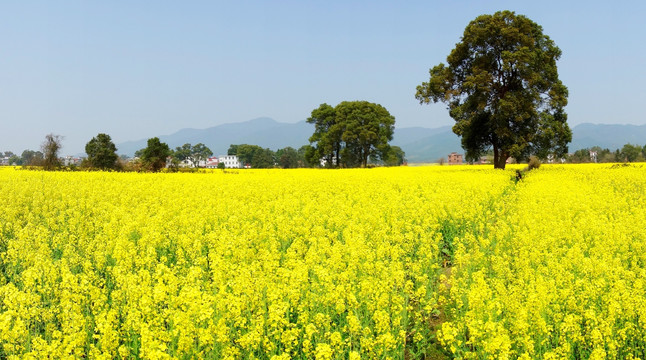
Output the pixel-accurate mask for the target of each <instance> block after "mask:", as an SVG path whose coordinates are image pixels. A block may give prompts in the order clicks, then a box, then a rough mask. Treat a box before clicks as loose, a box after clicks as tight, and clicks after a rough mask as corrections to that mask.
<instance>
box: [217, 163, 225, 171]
mask: <svg viewBox="0 0 646 360" xmlns="http://www.w3.org/2000/svg"><path fill="white" fill-rule="evenodd" d="M225 168H226V166H225V165H224V163H223V162H221V163H218V169H222V170H224V169H225Z"/></svg>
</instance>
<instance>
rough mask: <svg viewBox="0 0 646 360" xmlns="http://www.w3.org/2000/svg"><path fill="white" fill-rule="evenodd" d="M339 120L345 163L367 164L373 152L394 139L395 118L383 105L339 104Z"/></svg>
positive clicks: (367, 103) (361, 102) (337, 114)
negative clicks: (341, 128)
mask: <svg viewBox="0 0 646 360" xmlns="http://www.w3.org/2000/svg"><path fill="white" fill-rule="evenodd" d="M335 110H336V119H337V123H339V124H343V133H342V135H341V139H342V140H343V142H344V143H345V151H344V152H343V155H344V156H343V163H345V164H347V165H349V166H351V167H352V166H361V167H365V166H366V165H367V164H368V158H369V157H370V156H371V155H375V154H378V153H379V150H380V149H381V148H383V147H385V146H387V145H388V142H389V141H390V140H392V138H393V132H394V129H395V117H394V116H392V115H390V113H389V112H388V110H386V108H384V107H383V106H381V105H379V104H374V103H370V102H367V101H344V102H342V103H340V104H338V105H337V106H336V107H335Z"/></svg>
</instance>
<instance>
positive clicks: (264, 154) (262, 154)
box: [229, 144, 274, 169]
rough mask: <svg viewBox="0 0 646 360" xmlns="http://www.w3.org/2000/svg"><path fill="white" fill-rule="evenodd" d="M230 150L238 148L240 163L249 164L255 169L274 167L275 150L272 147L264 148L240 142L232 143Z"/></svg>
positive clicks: (237, 153)
mask: <svg viewBox="0 0 646 360" xmlns="http://www.w3.org/2000/svg"><path fill="white" fill-rule="evenodd" d="M229 150H236V153H235V154H230V155H237V156H238V160H239V161H240V163H241V164H242V165H243V166H245V165H249V166H251V167H252V168H254V169H268V168H273V167H274V152H273V151H271V150H270V149H263V148H262V147H260V146H258V145H249V144H240V145H231V147H229Z"/></svg>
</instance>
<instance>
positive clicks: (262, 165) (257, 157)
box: [251, 149, 275, 169]
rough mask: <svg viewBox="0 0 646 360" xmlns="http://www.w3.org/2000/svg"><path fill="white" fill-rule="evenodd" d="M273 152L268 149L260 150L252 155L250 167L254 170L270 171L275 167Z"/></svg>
mask: <svg viewBox="0 0 646 360" xmlns="http://www.w3.org/2000/svg"><path fill="white" fill-rule="evenodd" d="M274 155H275V154H274V152H273V151H271V150H270V149H260V150H259V151H256V152H255V153H254V154H253V158H252V159H251V167H252V168H254V169H271V168H273V167H274V165H275V161H274Z"/></svg>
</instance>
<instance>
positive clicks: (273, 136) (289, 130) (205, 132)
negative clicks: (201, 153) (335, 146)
mask: <svg viewBox="0 0 646 360" xmlns="http://www.w3.org/2000/svg"><path fill="white" fill-rule="evenodd" d="M312 131H313V126H312V125H310V124H308V123H306V122H305V121H301V122H298V123H295V124H293V123H279V122H277V121H276V120H274V119H270V118H258V119H253V120H249V121H245V122H241V123H229V124H223V125H218V126H214V127H210V128H207V129H182V130H179V131H178V132H176V133H173V134H171V135H162V136H159V140H161V141H162V142H165V143H167V144H168V146H169V147H170V148H171V149H174V148H176V147H178V146H182V145H183V144H186V143H189V144H193V145H195V144H197V143H203V144H205V145H206V146H208V147H209V149H211V151H213V153H214V154H216V155H223V154H226V153H227V150H228V149H229V145H231V144H253V145H259V146H262V147H265V148H270V149H273V150H277V149H279V148H284V147H287V146H291V147H293V148H296V149H298V148H299V147H301V146H303V145H305V144H308V143H309V142H308V139H309V137H310V136H311V135H312ZM146 143H147V139H142V140H137V141H128V142H124V143H121V144H118V145H117V148H118V149H119V151H118V153H119V154H126V155H129V156H132V155H134V153H135V151H137V150H139V149H143V148H145V147H146Z"/></svg>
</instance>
